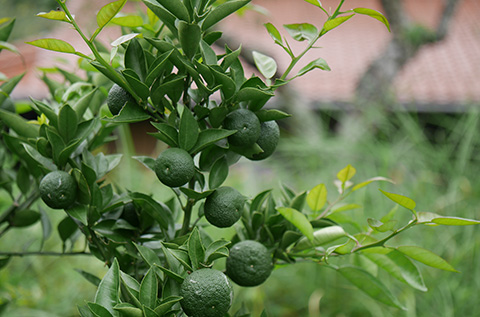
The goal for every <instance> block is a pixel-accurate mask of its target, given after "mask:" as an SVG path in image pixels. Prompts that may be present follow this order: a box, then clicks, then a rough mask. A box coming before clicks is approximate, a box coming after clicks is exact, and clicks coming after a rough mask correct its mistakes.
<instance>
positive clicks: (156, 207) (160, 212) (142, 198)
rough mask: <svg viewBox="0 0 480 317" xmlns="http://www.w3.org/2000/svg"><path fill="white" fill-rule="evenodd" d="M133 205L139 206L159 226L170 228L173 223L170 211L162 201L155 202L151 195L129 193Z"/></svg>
mask: <svg viewBox="0 0 480 317" xmlns="http://www.w3.org/2000/svg"><path fill="white" fill-rule="evenodd" d="M130 196H131V197H132V199H133V202H134V204H135V205H137V206H138V207H140V208H141V209H142V211H143V212H145V213H147V214H149V215H150V216H151V217H152V218H153V219H155V221H157V222H158V224H159V225H160V227H161V228H163V229H165V230H171V229H172V227H173V224H174V221H173V218H172V217H173V216H172V213H171V211H170V210H169V209H168V207H167V206H165V204H163V203H159V202H157V201H156V200H155V199H153V198H152V197H150V196H148V195H145V194H142V193H138V192H135V193H131V194H130Z"/></svg>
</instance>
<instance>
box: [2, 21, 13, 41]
mask: <svg viewBox="0 0 480 317" xmlns="http://www.w3.org/2000/svg"><path fill="white" fill-rule="evenodd" d="M1 21H2V22H1V23H0V24H1V25H2V26H1V27H0V41H2V42H7V41H8V38H9V37H10V34H12V30H13V27H14V25H15V18H12V19H11V18H3V19H1ZM7 21H8V22H7Z"/></svg>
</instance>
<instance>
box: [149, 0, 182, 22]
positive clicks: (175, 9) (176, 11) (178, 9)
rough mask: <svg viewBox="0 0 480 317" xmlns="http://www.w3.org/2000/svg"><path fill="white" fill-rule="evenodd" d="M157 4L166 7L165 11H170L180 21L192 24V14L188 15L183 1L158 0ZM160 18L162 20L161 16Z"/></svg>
mask: <svg viewBox="0 0 480 317" xmlns="http://www.w3.org/2000/svg"><path fill="white" fill-rule="evenodd" d="M157 2H158V3H160V4H161V5H162V6H164V7H165V9H167V10H168V11H170V12H171V13H172V14H173V15H174V16H175V17H177V18H178V19H179V20H183V21H187V22H190V14H189V13H188V10H187V7H185V5H184V4H183V2H182V1H180V0H157ZM152 11H153V10H152ZM154 12H155V11H154ZM155 13H156V12H155ZM159 18H160V19H161V18H162V17H160V16H159Z"/></svg>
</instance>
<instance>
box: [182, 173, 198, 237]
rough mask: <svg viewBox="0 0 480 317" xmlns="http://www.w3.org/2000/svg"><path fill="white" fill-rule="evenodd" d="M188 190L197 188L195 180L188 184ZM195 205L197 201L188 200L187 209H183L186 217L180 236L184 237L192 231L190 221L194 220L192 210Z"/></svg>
mask: <svg viewBox="0 0 480 317" xmlns="http://www.w3.org/2000/svg"><path fill="white" fill-rule="evenodd" d="M188 188H190V189H194V188H195V179H193V178H192V180H190V182H189V183H188ZM194 205H195V200H194V199H191V198H188V199H187V203H186V204H185V207H183V208H182V209H183V212H184V217H183V224H182V229H180V236H183V235H185V234H187V233H188V231H189V230H190V220H191V218H192V209H193V206H194Z"/></svg>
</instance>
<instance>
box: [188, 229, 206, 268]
mask: <svg viewBox="0 0 480 317" xmlns="http://www.w3.org/2000/svg"><path fill="white" fill-rule="evenodd" d="M188 255H189V256H190V261H191V263H192V267H193V269H194V270H196V269H199V268H201V267H202V266H201V263H203V260H204V259H205V248H204V246H203V244H202V239H201V237H200V232H199V231H198V229H197V227H195V228H194V229H193V231H192V233H191V234H190V238H189V239H188Z"/></svg>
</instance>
